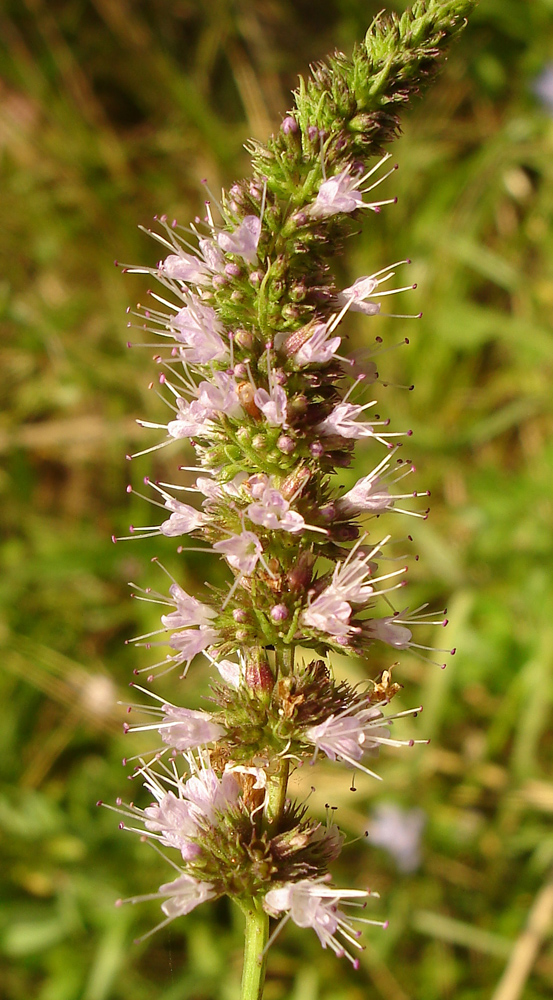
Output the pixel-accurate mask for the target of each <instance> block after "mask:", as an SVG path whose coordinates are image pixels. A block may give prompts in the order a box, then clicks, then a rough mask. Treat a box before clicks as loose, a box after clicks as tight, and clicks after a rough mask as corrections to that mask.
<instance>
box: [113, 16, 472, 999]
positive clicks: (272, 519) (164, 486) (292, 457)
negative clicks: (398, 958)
mask: <svg viewBox="0 0 553 1000" xmlns="http://www.w3.org/2000/svg"><path fill="white" fill-rule="evenodd" d="M472 6H473V2H472V0H443V2H440V0H421V2H417V3H415V4H414V6H413V8H412V9H411V10H410V11H407V12H406V13H405V14H403V15H402V16H401V17H396V16H395V15H391V16H384V15H379V16H378V17H377V18H376V19H375V21H374V22H373V24H372V25H371V27H370V28H369V30H368V32H367V35H366V38H365V40H364V42H363V43H362V44H360V45H358V46H356V47H355V49H354V51H353V54H352V56H351V59H347V58H346V56H344V55H342V54H341V53H335V54H334V55H333V56H332V57H331V58H329V59H328V61H327V62H325V63H320V64H317V65H316V66H314V67H312V70H311V76H310V77H309V79H308V80H307V81H304V80H301V81H300V86H299V89H298V90H297V92H296V93H295V95H294V101H295V103H294V107H293V109H292V110H291V111H290V112H289V113H288V114H287V115H286V116H285V117H284V120H283V121H282V124H281V126H280V129H279V130H278V132H277V133H276V134H275V135H273V136H272V137H271V138H270V139H269V141H268V143H267V145H265V146H264V145H261V144H260V143H257V142H255V143H252V144H251V146H250V152H251V154H252V164H253V173H252V176H251V178H250V179H247V180H244V181H240V182H238V183H235V184H233V185H232V186H231V188H230V190H229V191H228V192H223V195H222V199H221V202H220V203H217V202H215V200H214V199H212V200H211V203H210V202H207V203H206V216H205V219H204V220H200V219H197V220H196V221H195V222H194V223H193V224H191V225H190V226H188V227H183V226H180V225H178V224H177V223H176V222H170V221H168V220H167V218H165V217H163V216H162V217H161V218H160V219H158V220H157V222H158V225H157V227H156V231H155V232H152V236H154V237H155V239H157V240H158V242H159V244H160V245H161V247H162V257H161V260H160V261H159V263H158V264H157V266H156V267H153V268H138V267H128V268H126V269H127V270H130V271H138V272H141V273H148V274H151V275H152V276H153V277H154V278H155V279H156V280H157V282H158V286H157V287H158V290H156V291H152V292H151V302H152V304H151V306H149V307H148V308H143V307H140V306H139V307H137V310H136V312H135V315H136V317H138V325H139V326H140V327H141V328H143V329H144V330H146V331H148V332H149V333H150V334H155V335H157V337H158V338H159V343H160V345H161V346H160V348H159V353H158V355H157V357H156V360H157V363H158V365H159V368H160V375H159V381H160V383H161V384H162V386H163V391H164V392H165V393H166V395H167V400H168V402H169V410H170V416H169V419H168V421H167V423H165V424H159V423H151V422H148V421H143V424H144V426H145V427H149V428H153V429H154V430H155V431H156V433H157V435H158V437H157V440H156V442H155V443H154V444H153V446H152V448H148V449H146V450H147V451H151V450H154V449H156V448H161V447H165V446H170V447H171V449H172V451H173V453H174V454H175V456H176V458H175V465H176V467H177V468H178V469H179V471H182V473H183V474H182V475H181V476H178V475H176V476H175V478H176V479H178V480H179V481H178V482H177V483H173V484H168V483H165V482H157V481H152V480H147V481H146V482H147V485H148V486H149V487H150V488H151V491H152V498H153V499H154V500H155V504H156V506H157V509H159V508H161V515H160V517H159V523H154V524H152V525H150V526H148V527H143V528H134V529H132V533H131V537H137V536H139V535H141V534H142V535H162V536H167V537H169V538H174V539H175V540H176V541H177V544H178V545H179V550H180V551H186V548H187V546H188V543H187V541H186V539H187V538H191V539H193V540H194V541H193V545H194V547H196V548H198V547H199V548H201V549H202V550H204V551H205V552H206V553H212V554H213V555H214V556H215V557H216V558H217V559H219V560H223V562H224V564H225V565H226V568H227V575H228V582H227V584H226V585H225V586H224V587H223V588H222V589H220V590H218V589H217V588H216V587H214V586H213V585H212V583H210V582H209V581H207V584H209V585H206V586H205V588H204V589H203V590H202V591H201V592H198V593H196V594H194V595H192V594H189V593H187V592H186V591H185V590H184V589H183V588H182V587H181V585H180V584H179V582H178V581H177V580H174V579H172V578H171V585H170V586H169V592H168V593H167V594H165V593H154V592H153V591H152V590H151V589H150V588H148V589H147V590H145V591H143V592H142V596H143V597H144V598H146V599H149V600H153V601H155V602H158V603H160V604H161V605H162V608H163V614H162V615H161V623H160V628H159V630H158V631H157V632H156V633H155V634H154V635H151V636H141V637H139V638H138V640H137V641H139V642H142V643H146V644H147V645H148V646H151V648H152V649H154V648H155V649H156V650H157V649H158V647H160V646H165V647H166V652H165V653H164V654H158V656H156V657H153V659H154V660H155V661H156V662H154V663H152V665H151V667H150V668H149V669H148V672H147V681H146V682H145V683H146V684H147V685H148V686H146V687H145V686H143V685H142V684H140V685H138V684H136V685H135V688H136V689H137V690H138V692H139V703H138V704H135V705H133V706H132V708H133V714H132V716H131V718H133V719H134V717H135V714H136V710H139V712H138V721H137V722H136V724H133V725H129V726H128V727H127V729H129V730H134V731H143V730H150V731H151V732H152V734H153V737H154V743H153V747H152V754H151V757H150V759H149V760H145V759H142V758H141V759H140V761H139V763H138V765H137V766H136V769H135V772H134V777H135V778H138V780H143V781H144V783H145V786H146V788H147V789H148V792H149V794H150V804H149V805H146V806H145V807H144V808H139V807H138V806H137V805H134V804H132V803H130V804H125V803H123V802H122V801H120V802H118V803H117V805H116V806H113V807H112V808H114V809H116V811H118V812H119V813H120V814H122V816H123V819H122V821H121V826H122V827H123V828H132V829H133V830H138V831H139V832H142V833H143V835H144V836H145V837H146V838H148V839H149V840H150V841H151V842H152V843H153V844H154V846H156V848H157V849H158V850H161V851H162V853H164V854H165V855H166V857H167V859H168V861H169V862H170V864H171V865H172V868H173V871H172V875H171V877H170V878H169V879H168V881H167V882H166V883H164V884H163V885H161V886H160V887H159V888H158V889H157V891H155V892H153V893H152V894H151V895H149V896H148V897H146V898H156V899H159V901H160V905H161V910H162V913H163V918H162V921H161V924H159V925H158V926H163V925H164V924H165V923H168V922H169V921H172V920H174V919H176V918H177V917H180V916H183V915H185V914H187V913H189V912H190V911H191V910H192V909H194V908H195V907H196V906H198V905H200V903H203V902H206V901H208V900H214V899H217V898H218V897H220V896H222V895H228V896H230V897H231V898H232V899H233V900H234V901H235V902H236V903H237V904H238V906H239V907H240V908H241V909H242V911H243V912H244V914H245V917H246V948H245V960H244V972H243V994H242V995H243V998H244V1000H246V998H247V1000H254V998H259V997H261V996H262V992H263V981H264V974H265V960H266V954H267V948H268V944H269V943H270V941H271V940H272V939H273V938H274V936H275V934H276V933H278V931H279V929H280V927H281V926H282V924H283V923H285V922H286V921H289V920H291V921H293V922H294V923H295V924H296V925H297V926H298V927H306V928H312V930H313V931H315V933H316V934H317V936H318V938H319V940H320V942H321V945H322V947H323V948H330V949H332V950H333V951H334V952H335V953H336V955H337V956H344V957H345V958H347V959H349V961H350V962H351V963H352V964H353V965H354V967H357V965H358V962H359V958H358V956H359V954H360V950H361V949H362V944H361V941H360V937H361V931H362V929H363V927H364V926H365V925H366V924H374V923H378V921H376V920H373V919H370V918H369V917H366V916H364V915H363V914H364V912H365V906H366V904H367V901H368V899H369V896H370V892H369V890H368V889H367V888H363V887H361V888H350V889H347V888H345V889H342V888H336V887H334V886H333V885H332V881H331V876H330V874H329V871H328V868H329V865H330V864H331V863H332V861H333V860H334V859H335V858H336V857H337V856H338V854H339V853H340V849H341V846H342V835H341V833H340V831H339V829H338V828H337V826H336V825H335V824H334V823H332V822H330V821H328V822H327V823H321V822H319V821H318V820H315V819H313V818H310V817H309V815H308V813H307V807H306V806H305V805H300V804H297V803H295V802H294V801H293V800H291V798H290V797H289V794H288V779H289V775H290V772H291V769H292V768H295V767H298V766H300V765H301V764H302V763H303V762H306V761H311V762H314V761H315V760H316V759H317V758H321V757H323V758H328V759H330V760H331V761H335V762H336V765H337V766H346V767H349V768H359V769H361V770H363V771H365V772H366V773H368V774H371V775H374V774H375V771H374V768H375V766H377V763H375V761H376V758H377V757H378V753H379V751H380V748H381V747H388V746H394V747H397V746H399V745H404V744H407V745H412V744H413V743H414V742H416V741H415V740H414V739H409V740H407V741H405V740H399V739H394V737H393V736H392V735H391V734H392V732H393V723H394V721H395V719H397V718H398V716H400V715H401V716H410V715H413V716H414V715H416V713H417V711H419V710H420V707H415V708H413V709H411V710H408V711H404V712H394V711H393V710H390V708H389V705H390V702H391V701H392V699H393V697H394V694H395V693H396V692H397V689H398V685H396V684H394V683H392V681H391V678H390V674H389V672H385V673H384V674H380V675H379V676H377V677H374V676H373V679H371V680H369V681H368V682H367V684H366V685H364V686H361V687H359V686H352V685H350V684H348V683H346V682H344V681H341V682H337V681H336V680H335V679H334V677H333V674H332V670H331V665H330V664H331V657H330V659H328V658H327V657H328V654H329V653H330V654H332V652H333V651H337V652H339V653H342V654H344V653H345V654H351V655H354V656H357V657H358V656H363V657H364V658H366V662H367V668H368V674H369V676H370V674H371V649H372V647H373V645H374V644H375V643H383V644H385V646H388V647H391V649H392V650H394V651H395V650H404V649H409V648H411V649H414V650H418V649H419V648H420V646H419V644H418V642H417V641H416V627H417V625H418V624H419V623H421V622H422V623H426V624H428V623H433V624H445V622H444V619H443V618H442V617H441V615H440V614H438V615H437V616H434V615H430V614H428V613H427V612H425V611H424V609H417V610H415V611H409V610H407V609H406V608H405V605H404V601H403V597H402V596H400V591H401V589H402V588H403V584H404V582H405V580H404V574H405V569H406V567H404V566H399V567H398V565H397V563H396V562H394V561H390V560H389V559H388V558H387V555H386V546H387V545H388V543H389V541H390V536H382V534H381V533H380V532H379V524H380V522H379V520H378V515H379V514H380V513H382V512H384V511H389V510H394V511H396V512H399V513H400V514H407V513H410V514H415V515H418V516H424V515H425V510H424V508H423V503H422V502H421V501H420V500H417V498H419V497H422V496H426V494H423V493H420V492H417V491H412V490H411V489H410V488H409V485H407V484H408V482H409V480H408V478H407V477H408V476H409V474H410V472H411V471H412V467H411V465H410V463H409V462H408V461H406V460H404V459H403V458H402V447H401V446H402V444H403V442H404V440H405V436H406V435H408V434H409V433H410V432H409V430H408V429H406V428H397V429H396V428H392V425H391V424H390V420H389V419H388V418H386V419H384V418H382V417H380V416H378V415H377V413H376V412H375V409H376V410H378V403H377V399H378V395H379V393H378V386H377V383H378V373H377V371H376V367H375V365H374V362H371V361H369V362H368V363H367V365H366V367H365V370H364V371H360V370H359V369H358V367H357V366H356V365H355V364H354V363H353V361H352V360H351V359H348V356H347V336H346V334H345V332H344V327H343V324H344V320H345V319H346V316H347V313H348V312H350V311H357V312H361V313H363V314H364V315H365V316H366V317H367V320H366V322H367V324H370V325H373V326H374V325H375V324H377V323H378V314H379V313H384V312H386V313H388V314H390V313H393V314H395V315H396V316H398V319H400V320H401V319H403V318H408V315H409V314H407V317H406V316H402V315H400V310H399V309H398V308H397V307H396V306H394V307H393V309H390V308H389V306H388V303H390V302H394V301H395V300H394V298H393V296H394V295H396V294H399V293H401V292H406V291H407V290H408V289H409V288H413V287H414V286H413V285H412V284H410V283H409V279H408V278H405V277H402V276H403V275H404V274H406V272H407V267H408V264H409V261H408V260H407V259H406V260H403V261H399V262H387V261H383V262H382V267H380V268H379V269H378V270H377V271H376V272H375V273H374V274H370V275H363V276H360V277H358V278H357V279H356V280H355V281H354V282H353V284H352V285H350V286H349V287H347V288H339V287H337V286H336V284H335V278H334V275H333V269H332V264H333V259H334V258H335V257H336V256H337V255H339V254H341V253H342V252H343V250H344V247H345V244H346V240H347V238H348V237H349V236H351V235H354V234H355V232H356V231H359V228H360V226H362V225H363V224H364V223H365V221H367V223H369V222H370V224H372V225H375V224H378V215H379V213H380V212H381V211H382V210H384V209H386V208H387V206H389V205H391V204H392V203H393V202H394V200H395V199H394V197H393V195H390V194H389V193H388V191H389V182H388V183H385V182H386V181H387V179H388V178H389V177H390V176H391V175H393V173H394V170H395V165H394V164H393V163H392V161H391V160H390V158H389V154H388V153H387V152H386V151H385V147H386V144H387V143H389V142H391V141H392V140H393V139H394V137H395V136H396V135H397V134H398V131H399V111H400V110H401V109H402V107H404V106H405V105H406V104H407V103H408V102H409V100H410V98H411V97H412V96H413V95H416V94H417V93H418V92H419V90H420V87H421V84H422V83H424V82H426V80H427V79H428V78H430V77H431V76H432V75H433V73H434V71H435V70H436V68H437V66H438V63H439V59H440V57H441V56H442V55H443V53H444V51H445V49H446V48H447V45H448V43H449V41H450V39H451V37H452V36H454V35H455V34H456V33H457V32H458V31H459V30H460V29H461V28H462V27H463V24H464V19H465V16H466V15H467V13H468V12H469V11H470V9H471V8H472ZM396 274H397V276H396ZM401 312H403V310H401ZM132 322H133V321H131V324H132ZM372 335H373V336H374V332H373V334H372ZM379 340H380V338H379V337H378V336H376V341H377V344H378V342H379ZM183 440H187V441H191V442H192V444H193V447H194V450H195V454H196V459H197V468H187V469H183V467H182V466H181V465H179V464H178V463H179V456H180V461H182V452H181V451H180V450H179V448H180V446H179V442H181V441H183ZM356 441H360V442H361V443H362V445H363V447H364V449H366V452H367V454H372V456H373V458H372V462H371V465H370V466H369V467H370V468H371V469H372V471H370V472H369V473H368V474H367V475H364V476H363V477H362V478H361V479H359V481H358V482H357V483H356V484H355V485H354V486H353V488H352V489H350V490H349V491H348V492H347V493H345V494H344V493H343V491H340V489H339V488H338V487H337V486H336V485H335V476H334V474H335V471H336V470H337V469H342V468H345V467H348V466H349V465H350V463H351V460H352V455H353V450H354V446H355V442H356ZM141 454H143V452H141ZM129 489H131V487H129ZM413 498H415V499H414V500H413ZM390 567H391V568H390ZM297 646H301V647H302V648H303V650H305V649H306V648H307V649H311V650H312V656H311V657H305V656H303V655H302V657H296V656H295V649H296V647H297ZM160 657H161V658H160ZM193 661H194V667H193V669H204V670H205V669H207V670H208V671H210V673H211V675H212V692H211V700H210V702H209V703H208V704H209V706H210V707H209V711H199V710H191V709H189V708H186V707H184V706H183V705H181V704H172V703H168V702H167V701H166V700H165V699H164V698H163V697H161V696H160V695H158V694H156V693H155V690H154V689H152V688H150V686H149V685H150V684H151V683H152V682H154V681H155V679H156V678H157V677H159V676H161V675H162V674H164V673H166V672H168V671H170V670H175V671H177V672H178V673H179V675H180V676H181V677H182V678H185V676H186V673H187V671H188V669H189V667H190V666H191V664H192V663H193ZM373 673H374V671H373ZM182 687H183V700H184V699H185V697H186V694H185V692H186V683H185V682H183V685H182ZM140 898H144V897H135V898H133V899H131V900H130V902H133V903H135V902H138V901H139V899H140ZM270 918H274V920H275V921H276V923H275V925H274V929H273V932H272V935H271V937H269V921H270Z"/></svg>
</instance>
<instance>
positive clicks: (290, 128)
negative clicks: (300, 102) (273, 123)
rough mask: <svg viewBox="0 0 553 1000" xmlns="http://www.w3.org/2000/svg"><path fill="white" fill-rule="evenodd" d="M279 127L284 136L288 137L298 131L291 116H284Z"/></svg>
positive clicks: (295, 122) (296, 124)
mask: <svg viewBox="0 0 553 1000" xmlns="http://www.w3.org/2000/svg"><path fill="white" fill-rule="evenodd" d="M280 127H281V129H282V131H283V132H284V135H289V134H290V133H292V134H294V133H296V132H297V131H298V123H297V121H296V119H295V118H292V115H286V118H285V119H284V121H283V122H282V125H281V126H280Z"/></svg>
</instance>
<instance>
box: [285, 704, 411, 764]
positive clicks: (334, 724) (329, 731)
mask: <svg viewBox="0 0 553 1000" xmlns="http://www.w3.org/2000/svg"><path fill="white" fill-rule="evenodd" d="M382 718H383V717H382V712H381V711H380V709H379V708H377V707H376V706H370V707H369V708H358V709H356V710H355V709H354V710H351V709H348V710H346V711H345V712H342V713H340V714H338V715H330V716H329V717H328V718H327V719H325V720H324V721H323V722H321V723H319V725H317V726H310V727H309V728H308V729H306V730H305V732H304V737H305V739H306V741H307V742H308V743H312V744H313V746H314V747H315V756H316V755H317V753H318V752H319V751H322V752H323V753H324V754H326V756H327V757H328V758H329V759H330V760H336V759H337V758H339V759H341V760H344V761H345V762H346V763H347V764H350V765H351V766H352V767H359V766H361V765H360V764H359V762H360V760H361V758H362V757H363V755H364V754H366V753H371V754H372V755H374V754H375V753H377V752H378V748H379V746H380V745H381V744H382V743H386V744H387V743H394V744H395V742H396V741H393V740H390V739H389V736H390V731H389V729H386V728H385V727H384V726H382V725H381V723H382ZM361 769H362V770H364V771H366V772H367V773H368V774H372V773H373V772H372V771H369V770H368V769H367V768H365V767H362V768H361ZM375 777H377V775H375Z"/></svg>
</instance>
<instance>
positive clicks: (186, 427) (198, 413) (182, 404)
mask: <svg viewBox="0 0 553 1000" xmlns="http://www.w3.org/2000/svg"><path fill="white" fill-rule="evenodd" d="M177 407H178V410H177V416H176V419H175V420H170V421H169V423H168V424H167V432H168V434H169V436H170V437H172V438H175V439H176V440H180V439H182V438H190V437H197V436H199V437H206V436H208V437H209V433H210V428H209V418H210V410H206V408H205V407H204V406H202V404H201V403H200V402H199V401H198V400H197V399H194V400H192V402H191V403H188V402H187V401H186V400H185V399H182V398H181V397H179V398H178V399H177Z"/></svg>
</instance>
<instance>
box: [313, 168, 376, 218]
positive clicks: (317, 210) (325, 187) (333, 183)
mask: <svg viewBox="0 0 553 1000" xmlns="http://www.w3.org/2000/svg"><path fill="white" fill-rule="evenodd" d="M359 183H360V178H359V177H352V175H351V173H350V171H349V170H342V172H341V173H339V174H336V176H335V177H329V178H328V180H325V181H323V182H322V184H321V186H320V188H319V191H318V194H317V197H316V198H315V201H314V202H313V204H312V205H311V208H310V209H309V214H310V215H311V217H312V218H313V219H328V218H330V216H332V215H337V214H338V212H354V211H355V209H356V208H363V204H364V203H363V195H362V193H361V191H359V190H358V187H359Z"/></svg>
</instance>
